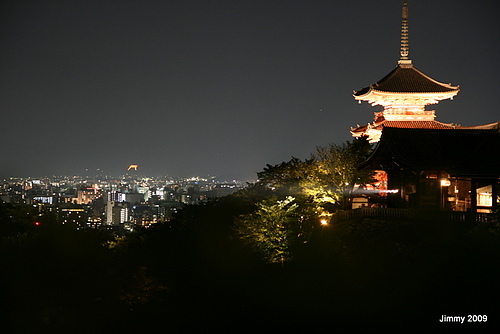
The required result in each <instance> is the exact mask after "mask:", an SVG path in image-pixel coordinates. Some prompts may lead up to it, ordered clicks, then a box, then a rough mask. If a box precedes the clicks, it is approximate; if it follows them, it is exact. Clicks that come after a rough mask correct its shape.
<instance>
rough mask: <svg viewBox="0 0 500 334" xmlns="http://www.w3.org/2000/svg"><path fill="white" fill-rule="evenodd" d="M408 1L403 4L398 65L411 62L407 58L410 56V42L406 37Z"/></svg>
mask: <svg viewBox="0 0 500 334" xmlns="http://www.w3.org/2000/svg"><path fill="white" fill-rule="evenodd" d="M408 16H409V14H408V1H405V2H404V3H403V11H402V15H401V17H402V23H401V51H400V55H401V58H399V64H405V65H411V60H410V58H408V56H409V55H410V41H409V37H408Z"/></svg>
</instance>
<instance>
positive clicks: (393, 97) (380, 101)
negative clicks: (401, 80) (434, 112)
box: [354, 89, 459, 106]
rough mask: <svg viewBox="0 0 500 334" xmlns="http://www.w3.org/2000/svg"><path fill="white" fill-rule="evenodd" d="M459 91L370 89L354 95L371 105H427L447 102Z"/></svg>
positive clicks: (356, 98)
mask: <svg viewBox="0 0 500 334" xmlns="http://www.w3.org/2000/svg"><path fill="white" fill-rule="evenodd" d="M458 92H459V90H458V89H457V90H454V91H449V92H436V93H433V92H386V91H380V90H377V89H370V90H369V91H368V92H367V93H365V94H363V95H354V99H355V100H358V101H366V102H368V103H370V104H372V105H382V106H388V105H395V104H400V105H428V104H436V103H438V102H439V101H441V100H447V99H451V98H453V97H454V96H455V95H457V94H458Z"/></svg>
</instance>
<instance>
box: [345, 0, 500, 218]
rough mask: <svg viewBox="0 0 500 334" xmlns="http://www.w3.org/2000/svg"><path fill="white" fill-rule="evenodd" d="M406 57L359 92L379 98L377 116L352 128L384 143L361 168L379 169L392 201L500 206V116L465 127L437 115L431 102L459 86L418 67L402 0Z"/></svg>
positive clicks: (359, 96)
mask: <svg viewBox="0 0 500 334" xmlns="http://www.w3.org/2000/svg"><path fill="white" fill-rule="evenodd" d="M402 18H403V23H402V32H401V58H400V60H399V62H398V66H397V67H396V68H395V69H394V70H393V71H392V72H390V73H389V74H388V75H386V76H385V77H384V78H383V79H381V80H380V81H378V82H377V83H375V84H373V85H370V86H369V87H366V88H363V89H361V90H359V91H355V92H354V98H355V99H356V100H358V101H360V103H361V101H367V102H369V103H370V104H371V105H374V106H376V105H380V106H382V107H383V108H384V109H383V111H381V112H376V113H375V120H374V122H372V123H369V124H368V125H365V126H358V127H356V128H352V129H351V133H352V134H353V136H354V137H367V138H368V139H369V141H370V142H372V143H375V142H378V144H377V146H376V148H375V151H374V152H373V154H372V155H371V156H370V157H369V158H368V159H367V161H365V162H364V163H363V164H362V165H361V166H360V168H361V169H367V170H375V171H377V174H376V175H377V177H376V179H377V180H378V181H379V182H378V183H374V184H373V185H372V186H373V187H374V188H375V190H377V191H379V192H380V194H381V195H382V196H384V197H386V199H387V200H386V202H385V205H386V206H388V207H399V208H405V207H412V208H418V209H425V210H428V209H433V210H435V209H440V210H453V211H471V212H484V213H492V212H497V211H498V210H499V209H500V154H499V153H498V152H500V122H494V123H491V124H485V125H479V126H460V125H455V124H446V123H441V122H438V121H436V120H435V117H436V115H435V112H434V111H433V110H426V109H425V107H426V106H427V105H431V104H436V103H438V102H439V101H441V100H445V99H450V98H453V97H454V96H455V95H456V94H458V92H459V87H458V86H453V85H451V84H445V83H442V82H439V81H437V80H434V79H432V78H431V77H429V76H427V75H425V74H424V73H422V72H421V71H419V70H418V69H416V68H415V67H414V66H413V64H412V61H411V60H410V59H409V57H408V56H409V43H408V3H407V2H404V5H403V15H402Z"/></svg>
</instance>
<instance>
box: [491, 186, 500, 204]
mask: <svg viewBox="0 0 500 334" xmlns="http://www.w3.org/2000/svg"><path fill="white" fill-rule="evenodd" d="M499 187H500V184H499V183H498V179H495V180H493V182H492V183H491V210H493V212H496V211H497V210H498V209H499V207H498V202H497V197H498V192H499V189H498V188H499Z"/></svg>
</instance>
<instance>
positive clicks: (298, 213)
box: [235, 196, 308, 264]
mask: <svg viewBox="0 0 500 334" xmlns="http://www.w3.org/2000/svg"><path fill="white" fill-rule="evenodd" d="M307 220H308V215H307V213H306V212H304V211H303V210H301V209H300V207H299V205H298V204H297V203H295V198H294V197H291V196H288V197H286V198H285V199H283V200H277V199H267V200H264V201H262V202H261V203H259V204H258V205H257V209H256V210H255V211H254V212H253V213H251V214H249V215H241V216H239V217H238V218H237V219H236V223H235V231H236V233H237V235H238V236H239V237H240V238H241V239H242V240H243V241H244V242H246V243H247V244H249V245H250V246H251V247H252V248H254V249H255V250H256V251H258V252H260V253H261V254H262V255H263V257H264V258H265V260H266V261H267V262H270V263H282V264H283V263H285V262H286V261H288V260H290V259H291V256H292V247H293V244H294V243H295V242H297V241H299V240H300V239H301V238H305V235H306V233H307V223H306V221H307Z"/></svg>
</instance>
